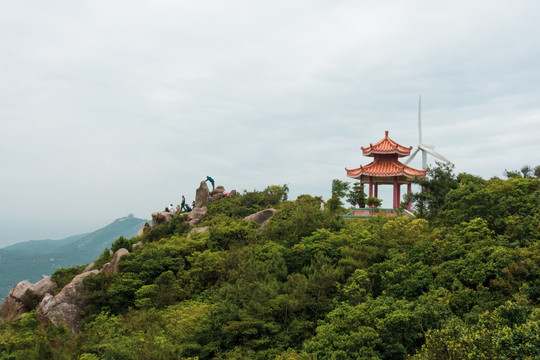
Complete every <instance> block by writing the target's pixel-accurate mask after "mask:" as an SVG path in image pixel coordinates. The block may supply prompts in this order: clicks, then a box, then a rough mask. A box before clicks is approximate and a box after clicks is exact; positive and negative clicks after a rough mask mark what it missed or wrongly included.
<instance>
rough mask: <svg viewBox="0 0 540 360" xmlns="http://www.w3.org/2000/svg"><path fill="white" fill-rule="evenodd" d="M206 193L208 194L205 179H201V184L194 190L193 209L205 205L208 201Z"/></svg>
mask: <svg viewBox="0 0 540 360" xmlns="http://www.w3.org/2000/svg"><path fill="white" fill-rule="evenodd" d="M208 195H210V191H209V190H208V185H207V184H206V181H201V185H200V186H199V188H198V189H197V191H196V192H195V209H196V208H201V207H203V206H205V205H206V202H207V201H208ZM192 212H193V211H192Z"/></svg>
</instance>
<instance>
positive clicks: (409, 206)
mask: <svg viewBox="0 0 540 360" xmlns="http://www.w3.org/2000/svg"><path fill="white" fill-rule="evenodd" d="M410 195H411V183H410V182H409V183H407V198H408V199H409V203H408V204H407V210H409V211H410V210H411V198H410Z"/></svg>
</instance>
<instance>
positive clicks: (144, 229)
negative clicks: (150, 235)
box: [137, 222, 151, 236]
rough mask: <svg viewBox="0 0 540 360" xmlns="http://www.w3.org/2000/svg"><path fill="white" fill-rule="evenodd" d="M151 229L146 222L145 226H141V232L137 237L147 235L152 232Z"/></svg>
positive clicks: (138, 232)
mask: <svg viewBox="0 0 540 360" xmlns="http://www.w3.org/2000/svg"><path fill="white" fill-rule="evenodd" d="M150 229H151V227H150V224H149V223H147V222H145V223H144V224H143V226H141V228H140V229H139V231H137V236H141V235H144V234H146V233H147V232H149V231H150Z"/></svg>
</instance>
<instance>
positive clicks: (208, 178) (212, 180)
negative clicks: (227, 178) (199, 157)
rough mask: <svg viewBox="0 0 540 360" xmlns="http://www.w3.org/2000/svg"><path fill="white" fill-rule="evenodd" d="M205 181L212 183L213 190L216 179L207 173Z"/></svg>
mask: <svg viewBox="0 0 540 360" xmlns="http://www.w3.org/2000/svg"><path fill="white" fill-rule="evenodd" d="M205 181H210V183H211V184H212V191H214V179H212V178H211V177H210V176H208V175H207V176H206V180H205Z"/></svg>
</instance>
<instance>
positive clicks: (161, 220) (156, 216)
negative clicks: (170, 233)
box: [152, 211, 175, 228]
mask: <svg viewBox="0 0 540 360" xmlns="http://www.w3.org/2000/svg"><path fill="white" fill-rule="evenodd" d="M174 216H175V213H173V212H167V211H158V212H155V213H152V227H153V228H154V227H156V226H159V225H163V224H165V223H168V222H169V221H171V219H172V218H173V217H174Z"/></svg>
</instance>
